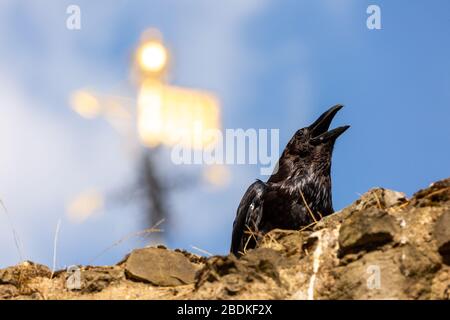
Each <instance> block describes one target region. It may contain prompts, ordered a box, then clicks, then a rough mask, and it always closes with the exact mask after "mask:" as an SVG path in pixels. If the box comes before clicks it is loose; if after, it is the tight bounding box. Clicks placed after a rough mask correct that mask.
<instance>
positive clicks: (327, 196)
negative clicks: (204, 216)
mask: <svg viewBox="0 0 450 320" xmlns="http://www.w3.org/2000/svg"><path fill="white" fill-rule="evenodd" d="M342 107H343V106H342V105H335V106H334V107H332V108H330V109H329V110H328V111H326V112H325V113H323V114H322V115H321V116H320V117H319V118H318V119H317V120H316V121H315V122H314V123H313V124H312V125H310V126H309V127H306V128H302V129H299V130H298V131H297V132H296V133H295V134H294V136H293V137H292V138H291V140H290V141H289V143H288V144H287V146H286V148H285V149H284V151H283V153H282V155H281V157H280V159H279V161H278V166H277V168H276V169H275V171H274V173H273V174H272V175H271V176H270V178H269V179H268V180H267V182H262V181H261V180H257V181H256V182H254V183H253V184H252V185H251V186H250V187H249V188H248V189H247V191H246V192H245V194H244V196H243V197H242V200H241V202H240V204H239V207H238V209H237V214H236V218H235V220H234V223H233V234H232V239H231V249H230V251H231V252H232V253H234V254H235V255H236V256H240V255H241V254H242V253H243V251H244V250H245V249H250V248H254V247H255V246H256V239H257V238H258V236H260V235H263V234H265V233H267V232H269V231H270V230H273V229H276V228H279V229H288V230H298V229H300V228H302V227H305V226H308V225H311V224H312V223H313V222H315V221H317V220H319V219H320V218H321V217H323V216H327V215H330V214H331V213H333V212H334V210H333V205H332V200H331V177H330V169H331V156H332V153H333V147H334V143H335V141H336V139H337V138H338V137H339V136H340V135H341V134H342V133H344V131H345V130H347V129H348V128H349V127H350V126H342V127H339V128H336V129H333V130H330V131H328V128H329V127H330V124H331V121H332V120H333V118H334V116H335V115H336V113H337V112H338V111H339V110H340V109H341V108H342Z"/></svg>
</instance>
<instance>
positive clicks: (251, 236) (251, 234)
mask: <svg viewBox="0 0 450 320" xmlns="http://www.w3.org/2000/svg"><path fill="white" fill-rule="evenodd" d="M246 227H247V231H245V232H244V233H245V234H249V235H250V237H248V238H247V241H246V242H245V245H244V252H243V254H246V253H247V246H248V244H249V243H250V239H251V238H253V239H254V240H255V242H256V243H258V239H257V238H256V236H257V233H255V232H254V231H253V230H252V229H250V227H249V226H247V225H246Z"/></svg>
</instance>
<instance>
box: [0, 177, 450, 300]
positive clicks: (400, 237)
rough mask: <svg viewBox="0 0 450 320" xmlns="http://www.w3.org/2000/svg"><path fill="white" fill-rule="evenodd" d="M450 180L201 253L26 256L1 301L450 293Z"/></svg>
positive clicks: (11, 271) (0, 288) (4, 275)
mask: <svg viewBox="0 0 450 320" xmlns="http://www.w3.org/2000/svg"><path fill="white" fill-rule="evenodd" d="M449 212H450V179H446V180H442V181H438V182H436V183H434V184H432V185H431V186H430V187H428V188H425V189H423V190H420V191H418V192H417V193H415V194H414V195H413V197H412V198H410V199H407V198H406V197H405V195H404V194H402V193H399V192H395V191H390V190H386V189H382V188H376V189H372V190H370V191H369V192H367V193H365V194H363V195H362V196H361V197H360V198H359V199H358V200H357V201H355V202H354V203H353V204H351V205H350V206H348V207H346V208H344V209H343V210H341V211H339V212H336V213H334V214H333V215H330V216H328V217H325V218H324V219H322V220H321V221H319V222H318V223H317V224H315V225H314V226H312V227H310V228H309V229H306V230H301V231H289V230H273V231H272V232H270V233H269V234H267V235H265V236H264V238H263V239H261V241H260V243H259V247H258V248H256V249H254V250H249V251H248V252H247V254H246V255H244V256H242V257H241V258H240V259H237V258H236V257H235V256H233V255H228V256H213V257H209V258H205V257H199V256H196V255H194V254H192V253H188V252H186V251H179V250H178V251H171V250H168V249H165V248H163V247H157V248H145V249H138V250H135V251H133V252H132V253H131V254H130V255H128V256H127V257H126V258H125V259H123V260H122V261H121V262H120V263H119V264H117V265H115V266H110V267H90V266H88V267H81V269H80V272H81V287H80V289H79V290H68V288H67V280H68V274H67V272H65V271H64V270H62V271H58V272H56V273H55V274H54V276H53V278H51V273H50V270H49V269H48V268H47V267H45V266H41V265H38V264H33V263H31V262H25V263H22V264H20V265H17V266H14V267H9V268H6V269H0V299H450V264H449V261H448V259H449V226H450V222H449V220H450V218H449V215H450V214H449Z"/></svg>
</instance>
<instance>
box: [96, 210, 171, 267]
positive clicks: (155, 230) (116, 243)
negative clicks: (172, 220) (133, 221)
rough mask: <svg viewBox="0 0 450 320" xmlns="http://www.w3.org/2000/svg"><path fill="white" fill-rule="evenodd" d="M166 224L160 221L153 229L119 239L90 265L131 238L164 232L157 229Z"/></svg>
mask: <svg viewBox="0 0 450 320" xmlns="http://www.w3.org/2000/svg"><path fill="white" fill-rule="evenodd" d="M163 222H164V219H161V220H160V221H158V222H157V223H156V224H155V225H154V226H153V227H151V228H148V229H145V230H142V231H138V232H134V233H131V234H128V235H126V236H125V237H123V238H121V239H119V240H118V241H116V242H114V243H113V244H112V245H110V246H109V247H107V248H106V249H105V250H103V251H102V252H100V253H99V254H98V255H96V256H95V257H94V258H93V259H92V260H91V261H89V263H88V264H92V263H93V262H94V261H95V260H97V259H98V258H99V257H101V256H102V255H104V254H105V253H106V252H108V251H109V250H111V249H112V248H114V247H117V246H118V245H119V244H121V243H122V242H124V241H127V240H129V239H131V238H134V237H139V236H144V235H147V234H149V233H156V232H163V230H162V229H157V227H158V226H159V225H161V224H162V223H163Z"/></svg>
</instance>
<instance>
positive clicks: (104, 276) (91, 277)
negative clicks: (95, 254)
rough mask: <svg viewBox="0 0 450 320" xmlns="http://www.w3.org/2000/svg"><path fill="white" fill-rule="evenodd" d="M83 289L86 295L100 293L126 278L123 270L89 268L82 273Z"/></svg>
mask: <svg viewBox="0 0 450 320" xmlns="http://www.w3.org/2000/svg"><path fill="white" fill-rule="evenodd" d="M80 275H81V288H80V290H81V291H82V292H84V293H92V292H100V291H102V290H103V289H105V288H107V287H108V286H109V285H111V284H113V283H114V282H118V281H120V280H121V279H123V278H124V272H123V270H122V269H121V268H111V267H88V268H84V269H82V270H81V272H80Z"/></svg>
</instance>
